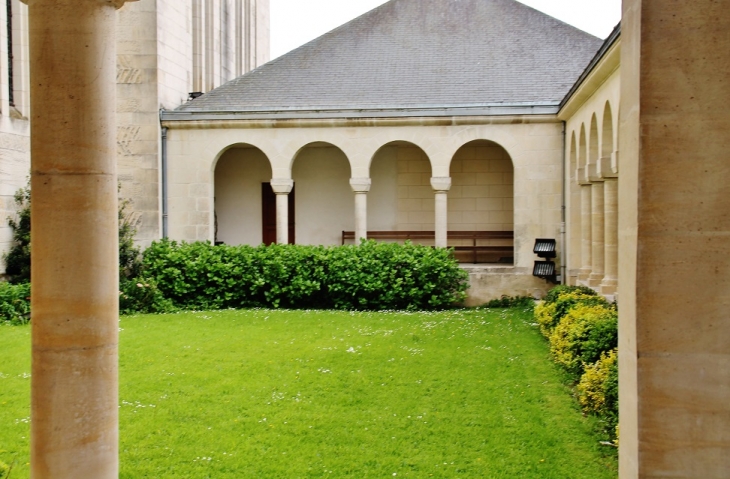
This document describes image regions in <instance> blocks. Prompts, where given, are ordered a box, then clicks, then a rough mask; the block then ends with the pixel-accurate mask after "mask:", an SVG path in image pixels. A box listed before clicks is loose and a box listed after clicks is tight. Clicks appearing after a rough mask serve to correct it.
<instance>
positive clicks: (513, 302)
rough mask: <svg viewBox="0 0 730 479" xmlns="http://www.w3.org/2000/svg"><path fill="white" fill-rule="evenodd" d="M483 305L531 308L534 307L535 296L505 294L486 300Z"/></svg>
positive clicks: (488, 306)
mask: <svg viewBox="0 0 730 479" xmlns="http://www.w3.org/2000/svg"><path fill="white" fill-rule="evenodd" d="M484 307H486V308H525V309H533V308H534V307H535V298H533V297H532V296H508V295H506V294H505V295H502V297H501V298H499V299H492V300H490V301H487V302H486V303H485V304H484Z"/></svg>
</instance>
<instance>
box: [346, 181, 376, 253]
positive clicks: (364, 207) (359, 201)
mask: <svg viewBox="0 0 730 479" xmlns="http://www.w3.org/2000/svg"><path fill="white" fill-rule="evenodd" d="M371 184H372V180H371V179H370V178H350V187H351V188H352V191H353V192H354V193H355V244H360V240H361V239H367V236H368V192H369V191H370V185H371Z"/></svg>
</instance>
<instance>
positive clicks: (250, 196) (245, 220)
mask: <svg viewBox="0 0 730 479" xmlns="http://www.w3.org/2000/svg"><path fill="white" fill-rule="evenodd" d="M214 178H215V185H214V191H215V198H214V201H215V219H214V221H215V241H216V242H223V243H226V244H230V245H239V244H247V245H252V246H255V245H259V244H261V243H262V242H263V241H264V237H263V226H262V225H263V213H262V210H263V206H264V205H263V200H262V185H264V184H268V183H269V182H270V181H271V164H270V163H269V159H268V158H267V157H266V155H265V154H264V152H263V151H261V150H259V149H258V148H256V147H255V146H252V145H247V144H239V145H234V146H232V147H231V148H229V149H228V150H226V151H225V152H224V153H223V154H222V155H221V157H220V158H219V159H218V162H217V163H216V165H215V175H214Z"/></svg>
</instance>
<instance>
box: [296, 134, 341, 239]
mask: <svg viewBox="0 0 730 479" xmlns="http://www.w3.org/2000/svg"><path fill="white" fill-rule="evenodd" d="M292 179H293V180H294V187H295V189H296V200H295V202H296V208H295V209H296V220H295V224H296V227H295V228H296V242H297V243H298V244H312V245H336V244H340V242H341V240H342V231H345V230H351V229H352V228H353V225H354V223H355V222H354V218H353V216H354V211H355V199H354V195H353V193H352V188H351V187H350V163H349V161H348V159H347V156H346V155H345V154H344V153H343V152H342V150H340V149H339V148H337V147H336V146H334V145H332V144H329V143H323V142H315V143H310V144H308V145H306V146H305V147H303V148H302V149H301V150H299V152H298V153H297V154H296V156H295V158H294V166H293V168H292Z"/></svg>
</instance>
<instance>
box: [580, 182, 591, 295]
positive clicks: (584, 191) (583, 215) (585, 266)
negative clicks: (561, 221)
mask: <svg viewBox="0 0 730 479" xmlns="http://www.w3.org/2000/svg"><path fill="white" fill-rule="evenodd" d="M591 188H592V186H591V184H590V183H588V182H583V181H581V182H580V264H581V267H580V272H579V273H578V280H579V281H582V282H588V277H589V276H590V275H591V268H592V267H593V260H592V259H591V258H592V255H591V252H592V251H593V241H592V240H591V232H592V231H593V227H592V218H591V196H592V195H591Z"/></svg>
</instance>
